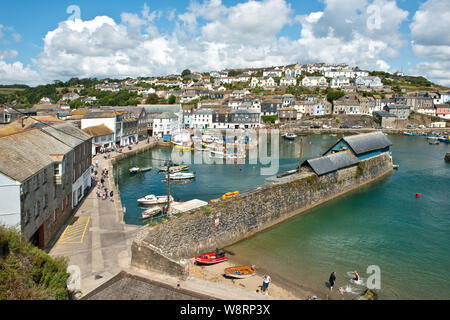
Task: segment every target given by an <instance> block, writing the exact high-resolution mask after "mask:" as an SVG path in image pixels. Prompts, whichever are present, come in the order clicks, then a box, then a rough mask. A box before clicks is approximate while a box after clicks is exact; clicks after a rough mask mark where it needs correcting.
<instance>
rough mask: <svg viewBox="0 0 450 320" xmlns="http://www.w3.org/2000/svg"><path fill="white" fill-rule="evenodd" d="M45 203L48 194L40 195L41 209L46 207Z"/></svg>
mask: <svg viewBox="0 0 450 320" xmlns="http://www.w3.org/2000/svg"><path fill="white" fill-rule="evenodd" d="M47 203H48V196H47V194H44V196H43V197H42V208H43V209H45V208H47Z"/></svg>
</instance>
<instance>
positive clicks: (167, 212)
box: [166, 157, 171, 215]
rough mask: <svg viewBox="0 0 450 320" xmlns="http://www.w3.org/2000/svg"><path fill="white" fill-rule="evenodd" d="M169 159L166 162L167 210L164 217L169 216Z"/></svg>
mask: <svg viewBox="0 0 450 320" xmlns="http://www.w3.org/2000/svg"><path fill="white" fill-rule="evenodd" d="M170 163H171V160H170V157H169V161H167V209H166V215H168V214H169V209H170Z"/></svg>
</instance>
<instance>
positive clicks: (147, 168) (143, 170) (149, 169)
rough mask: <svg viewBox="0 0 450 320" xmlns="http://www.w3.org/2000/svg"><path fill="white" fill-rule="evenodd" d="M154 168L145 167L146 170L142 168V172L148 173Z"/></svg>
mask: <svg viewBox="0 0 450 320" xmlns="http://www.w3.org/2000/svg"><path fill="white" fill-rule="evenodd" d="M151 170H152V167H145V168H140V170H139V171H140V172H147V171H151Z"/></svg>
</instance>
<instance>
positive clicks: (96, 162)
mask: <svg viewBox="0 0 450 320" xmlns="http://www.w3.org/2000/svg"><path fill="white" fill-rule="evenodd" d="M95 167H96V168H98V160H95Z"/></svg>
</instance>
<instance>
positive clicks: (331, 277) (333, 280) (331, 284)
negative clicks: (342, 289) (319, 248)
mask: <svg viewBox="0 0 450 320" xmlns="http://www.w3.org/2000/svg"><path fill="white" fill-rule="evenodd" d="M328 282H329V283H330V291H331V290H333V286H334V283H335V282H336V271H333V272H332V273H331V275H330V279H328Z"/></svg>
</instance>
